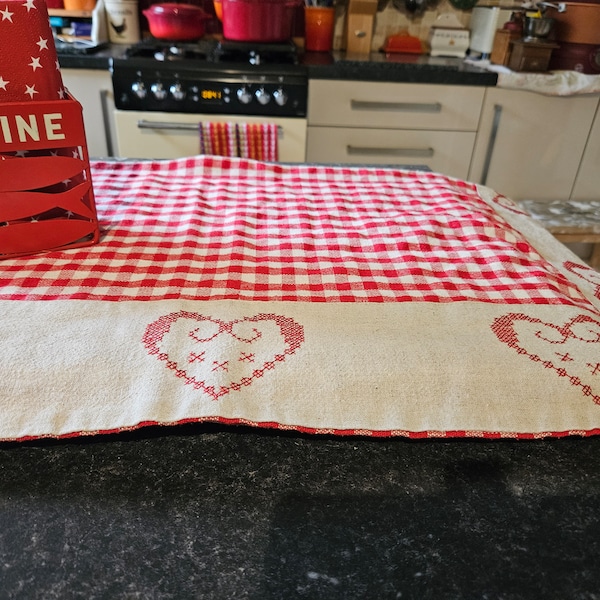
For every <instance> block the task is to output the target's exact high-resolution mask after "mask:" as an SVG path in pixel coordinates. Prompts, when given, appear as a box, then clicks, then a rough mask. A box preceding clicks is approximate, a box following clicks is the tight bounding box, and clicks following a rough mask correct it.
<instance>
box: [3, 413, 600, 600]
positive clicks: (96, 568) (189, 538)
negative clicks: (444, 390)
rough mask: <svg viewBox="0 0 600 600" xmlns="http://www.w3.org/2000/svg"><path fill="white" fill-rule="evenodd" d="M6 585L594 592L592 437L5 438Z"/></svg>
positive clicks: (357, 593) (194, 431)
mask: <svg viewBox="0 0 600 600" xmlns="http://www.w3.org/2000/svg"><path fill="white" fill-rule="evenodd" d="M0 473H1V474H2V477H1V479H0V531H1V534H0V582H1V583H0V589H1V592H0V596H1V597H2V598H10V599H11V600H19V599H23V600H33V599H38V598H39V599H42V598H43V599H44V600H51V599H61V600H62V599H65V598H82V599H83V598H85V599H86V600H94V599H104V598H106V599H113V598H132V599H133V598H143V599H146V598H148V599H149V598H152V599H154V600H162V599H177V600H187V599H197V598H202V599H203V600H212V599H215V600H223V599H228V598H236V599H256V600H269V599H280V598H281V599H285V600H288V599H292V598H314V599H319V600H320V599H323V598H327V599H328V600H335V599H337V598H340V599H344V600H353V599H357V600H358V599H361V600H362V599H364V598H378V599H382V600H387V599H398V598H403V599H404V598H409V599H413V598H414V599H418V600H427V599H436V600H438V599H444V600H445V599H457V600H458V599H460V600H465V599H466V600H468V599H476V598H477V599H482V598H494V599H499V598H503V599H518V600H524V599H532V600H539V598H545V599H550V600H551V599H557V600H558V599H561V600H563V599H564V598H569V599H570V600H575V599H591V598H596V597H597V593H598V590H600V570H599V569H598V562H597V557H598V554H599V552H600V511H599V510H598V507H599V506H600V437H591V438H563V439H554V440H537V441H534V440H531V441H508V440H504V441H500V440H498V441H494V440H442V439H439V440H405V439H365V438H334V437H327V436H325V437H318V436H316V437H315V436H313V437H310V436H307V435H302V434H295V433H285V432H271V431H266V430H254V429H249V428H243V427H230V428H228V427H225V426H217V425H214V426H213V425H208V424H205V425H186V426H180V427H174V428H168V429H161V428H147V429H143V430H139V431H137V432H131V433H124V434H117V435H113V436H98V437H94V438H79V439H72V440H62V441H38V442H28V443H22V444H12V443H5V444H0Z"/></svg>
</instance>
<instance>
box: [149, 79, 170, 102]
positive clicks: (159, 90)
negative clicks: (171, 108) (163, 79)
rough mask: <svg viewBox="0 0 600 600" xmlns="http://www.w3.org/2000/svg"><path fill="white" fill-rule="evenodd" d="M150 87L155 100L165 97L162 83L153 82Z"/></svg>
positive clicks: (165, 91) (165, 92)
mask: <svg viewBox="0 0 600 600" xmlns="http://www.w3.org/2000/svg"><path fill="white" fill-rule="evenodd" d="M150 89H151V90H152V93H153V94H154V97H155V98H156V99H157V100H164V99H165V98H166V97H167V90H165V87H164V86H163V84H162V83H153V84H152V85H151V86H150Z"/></svg>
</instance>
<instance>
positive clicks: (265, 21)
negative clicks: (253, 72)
mask: <svg viewBox="0 0 600 600" xmlns="http://www.w3.org/2000/svg"><path fill="white" fill-rule="evenodd" d="M221 4H222V9H223V36H224V37H225V38H226V39H228V40H234V41H238V42H283V41H286V40H289V39H291V37H292V26H293V22H294V13H295V12H296V8H297V7H298V6H300V2H299V1H298V0H221Z"/></svg>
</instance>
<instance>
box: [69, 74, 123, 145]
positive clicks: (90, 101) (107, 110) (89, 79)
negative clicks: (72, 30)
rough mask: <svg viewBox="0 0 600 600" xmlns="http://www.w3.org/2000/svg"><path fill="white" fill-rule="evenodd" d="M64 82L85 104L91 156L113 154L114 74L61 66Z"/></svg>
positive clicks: (87, 138)
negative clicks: (112, 75)
mask: <svg viewBox="0 0 600 600" xmlns="http://www.w3.org/2000/svg"><path fill="white" fill-rule="evenodd" d="M61 73H62V78H63V83H64V84H65V87H66V88H67V89H68V90H69V92H70V93H71V95H72V96H74V97H75V99H76V100H77V101H78V102H79V103H80V104H81V106H82V107H83V123H84V126H85V135H86V140H87V145H88V152H89V155H90V157H107V156H113V155H114V153H113V142H112V141H113V140H114V139H115V131H114V123H113V119H112V116H111V115H112V114H113V110H114V101H113V92H112V81H111V78H110V73H109V72H108V71H103V70H99V69H61Z"/></svg>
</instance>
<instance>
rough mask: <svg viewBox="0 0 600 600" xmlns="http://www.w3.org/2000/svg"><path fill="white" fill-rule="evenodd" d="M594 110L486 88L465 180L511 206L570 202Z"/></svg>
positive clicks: (586, 104)
mask: <svg viewBox="0 0 600 600" xmlns="http://www.w3.org/2000/svg"><path fill="white" fill-rule="evenodd" d="M597 104H598V98H597V97H590V96H577V97H575V96H571V97H555V96H545V95H542V94H538V93H534V92H528V91H520V90H507V89H499V88H488V89H487V91H486V96H485V100H484V104H483V111H482V115H481V123H480V126H479V131H478V134H477V139H476V142H475V150H474V152H473V160H472V163H471V168H470V171H469V179H470V180H472V181H475V182H478V183H483V184H485V185H488V186H489V187H492V188H494V189H495V190H497V191H498V192H500V193H502V194H504V195H506V196H509V197H511V198H513V199H515V200H522V199H527V198H529V199H536V200H544V199H568V198H569V197H570V196H571V191H572V189H573V186H574V184H575V177H576V175H577V170H578V168H579V163H580V162H581V159H582V156H583V151H584V149H585V144H586V140H587V138H588V133H589V131H590V127H591V126H592V121H593V118H594V113H595V110H596V106H597Z"/></svg>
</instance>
